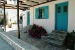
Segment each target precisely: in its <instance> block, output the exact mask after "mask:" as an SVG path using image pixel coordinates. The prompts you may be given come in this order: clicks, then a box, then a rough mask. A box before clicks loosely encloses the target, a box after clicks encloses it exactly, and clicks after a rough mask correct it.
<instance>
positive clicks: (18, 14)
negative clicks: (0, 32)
mask: <svg viewBox="0 0 75 50" xmlns="http://www.w3.org/2000/svg"><path fill="white" fill-rule="evenodd" d="M17 26H18V38H19V39H20V27H19V0H17Z"/></svg>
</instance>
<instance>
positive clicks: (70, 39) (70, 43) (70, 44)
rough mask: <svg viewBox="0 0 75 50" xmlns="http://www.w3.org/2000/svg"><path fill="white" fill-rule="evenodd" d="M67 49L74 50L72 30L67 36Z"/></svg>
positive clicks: (74, 42) (74, 35) (74, 39)
mask: <svg viewBox="0 0 75 50" xmlns="http://www.w3.org/2000/svg"><path fill="white" fill-rule="evenodd" d="M66 43H67V47H68V48H69V49H71V50H74V44H75V32H74V30H73V31H72V32H71V33H68V34H67V41H66Z"/></svg>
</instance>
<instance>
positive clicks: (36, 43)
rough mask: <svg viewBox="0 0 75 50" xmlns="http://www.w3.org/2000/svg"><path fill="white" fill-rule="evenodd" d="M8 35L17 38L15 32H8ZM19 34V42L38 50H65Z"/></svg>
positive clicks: (26, 34)
mask: <svg viewBox="0 0 75 50" xmlns="http://www.w3.org/2000/svg"><path fill="white" fill-rule="evenodd" d="M8 34H11V35H13V36H15V37H18V33H17V31H10V32H8ZM20 34H21V38H20V39H21V40H23V41H25V42H27V43H29V44H31V45H33V46H35V47H37V48H39V49H40V50H67V49H66V48H64V47H62V48H58V47H53V46H51V45H49V44H46V43H45V42H44V41H42V40H41V39H37V38H33V37H31V36H29V34H28V33H24V32H21V33H20Z"/></svg>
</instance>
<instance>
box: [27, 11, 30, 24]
mask: <svg viewBox="0 0 75 50" xmlns="http://www.w3.org/2000/svg"><path fill="white" fill-rule="evenodd" d="M27 25H30V12H29V11H28V12H27Z"/></svg>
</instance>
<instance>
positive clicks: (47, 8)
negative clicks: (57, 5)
mask: <svg viewBox="0 0 75 50" xmlns="http://www.w3.org/2000/svg"><path fill="white" fill-rule="evenodd" d="M43 8H44V10H43V11H44V12H43V13H44V16H43V18H44V19H48V18H49V6H44V7H43Z"/></svg>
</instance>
